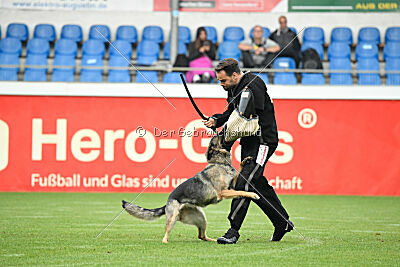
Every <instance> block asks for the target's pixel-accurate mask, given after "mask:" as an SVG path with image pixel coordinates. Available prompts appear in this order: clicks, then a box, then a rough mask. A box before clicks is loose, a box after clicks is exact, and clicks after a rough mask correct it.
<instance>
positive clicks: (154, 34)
mask: <svg viewBox="0 0 400 267" xmlns="http://www.w3.org/2000/svg"><path fill="white" fill-rule="evenodd" d="M144 40H147V41H153V42H156V43H158V44H161V43H162V42H164V33H163V30H162V28H161V27H160V26H146V27H144V29H143V32H142V41H144Z"/></svg>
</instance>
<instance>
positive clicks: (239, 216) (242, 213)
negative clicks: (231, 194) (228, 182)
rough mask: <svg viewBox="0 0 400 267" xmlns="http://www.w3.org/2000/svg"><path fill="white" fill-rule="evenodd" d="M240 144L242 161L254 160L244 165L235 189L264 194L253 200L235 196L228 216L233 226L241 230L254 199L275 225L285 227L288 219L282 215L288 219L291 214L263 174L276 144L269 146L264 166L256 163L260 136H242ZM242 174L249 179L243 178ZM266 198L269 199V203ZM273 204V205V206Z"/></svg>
mask: <svg viewBox="0 0 400 267" xmlns="http://www.w3.org/2000/svg"><path fill="white" fill-rule="evenodd" d="M240 144H241V146H242V150H241V153H242V155H241V159H242V161H243V159H245V158H246V157H249V156H251V157H253V159H254V160H252V162H251V163H250V164H246V165H245V166H244V167H243V169H242V171H241V172H240V174H239V177H238V179H237V182H236V185H235V190H242V191H243V190H244V191H249V192H255V193H257V194H261V195H262V196H260V199H259V200H253V199H249V198H235V199H233V200H232V204H231V212H230V213H229V216H228V219H229V221H230V223H231V228H233V229H235V230H236V231H239V229H240V227H241V226H242V223H243V221H244V218H245V217H246V213H247V210H248V208H249V205H250V201H254V203H256V204H257V205H258V206H259V207H260V208H261V209H262V211H263V212H264V213H265V214H266V215H267V216H268V218H269V219H270V220H271V222H272V224H273V225H274V227H283V226H284V225H286V220H285V219H283V218H282V216H281V215H283V216H284V217H285V218H286V219H289V215H288V214H287V212H286V210H285V209H284V208H283V206H282V204H281V202H280V200H279V198H278V196H277V195H276V193H275V190H274V188H273V187H272V186H270V185H269V184H268V181H267V179H266V178H265V177H264V176H263V172H264V168H265V165H266V163H267V161H268V159H269V158H270V157H271V156H272V154H273V153H274V151H275V149H276V146H273V147H269V148H268V154H267V160H266V161H265V163H264V164H263V166H261V165H258V164H256V159H257V154H258V149H259V146H260V139H259V137H257V136H249V137H244V138H241V140H240ZM242 175H243V176H244V177H245V178H246V180H247V181H246V180H245V179H243V177H242ZM248 182H250V183H251V185H250V184H248ZM253 186H254V187H255V188H256V189H257V191H256V190H255V189H254V188H253ZM264 198H265V199H266V200H268V202H269V203H268V202H267V201H266V200H265V199H264ZM271 205H272V206H273V207H271ZM274 208H275V209H274ZM277 211H278V212H279V213H280V214H281V215H280V214H279V213H278V212H277Z"/></svg>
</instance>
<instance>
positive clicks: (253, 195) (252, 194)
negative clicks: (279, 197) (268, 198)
mask: <svg viewBox="0 0 400 267" xmlns="http://www.w3.org/2000/svg"><path fill="white" fill-rule="evenodd" d="M250 197H251V198H252V199H256V200H258V199H260V196H259V195H257V194H256V193H250Z"/></svg>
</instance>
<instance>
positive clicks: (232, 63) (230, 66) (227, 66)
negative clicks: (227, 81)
mask: <svg viewBox="0 0 400 267" xmlns="http://www.w3.org/2000/svg"><path fill="white" fill-rule="evenodd" d="M215 71H216V72H220V71H225V73H226V75H228V76H232V74H233V73H234V72H236V73H237V74H240V68H239V63H238V62H237V60H236V59H233V58H225V59H223V60H221V61H220V62H219V63H218V65H217V67H216V68H215Z"/></svg>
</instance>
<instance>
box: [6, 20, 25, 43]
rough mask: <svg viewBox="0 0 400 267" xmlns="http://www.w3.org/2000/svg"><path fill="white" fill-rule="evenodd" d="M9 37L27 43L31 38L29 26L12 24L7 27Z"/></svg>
mask: <svg viewBox="0 0 400 267" xmlns="http://www.w3.org/2000/svg"><path fill="white" fill-rule="evenodd" d="M7 37H12V38H16V39H18V40H20V41H26V40H28V38H29V30H28V26H26V24H23V23H10V24H9V25H8V27H7Z"/></svg>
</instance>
